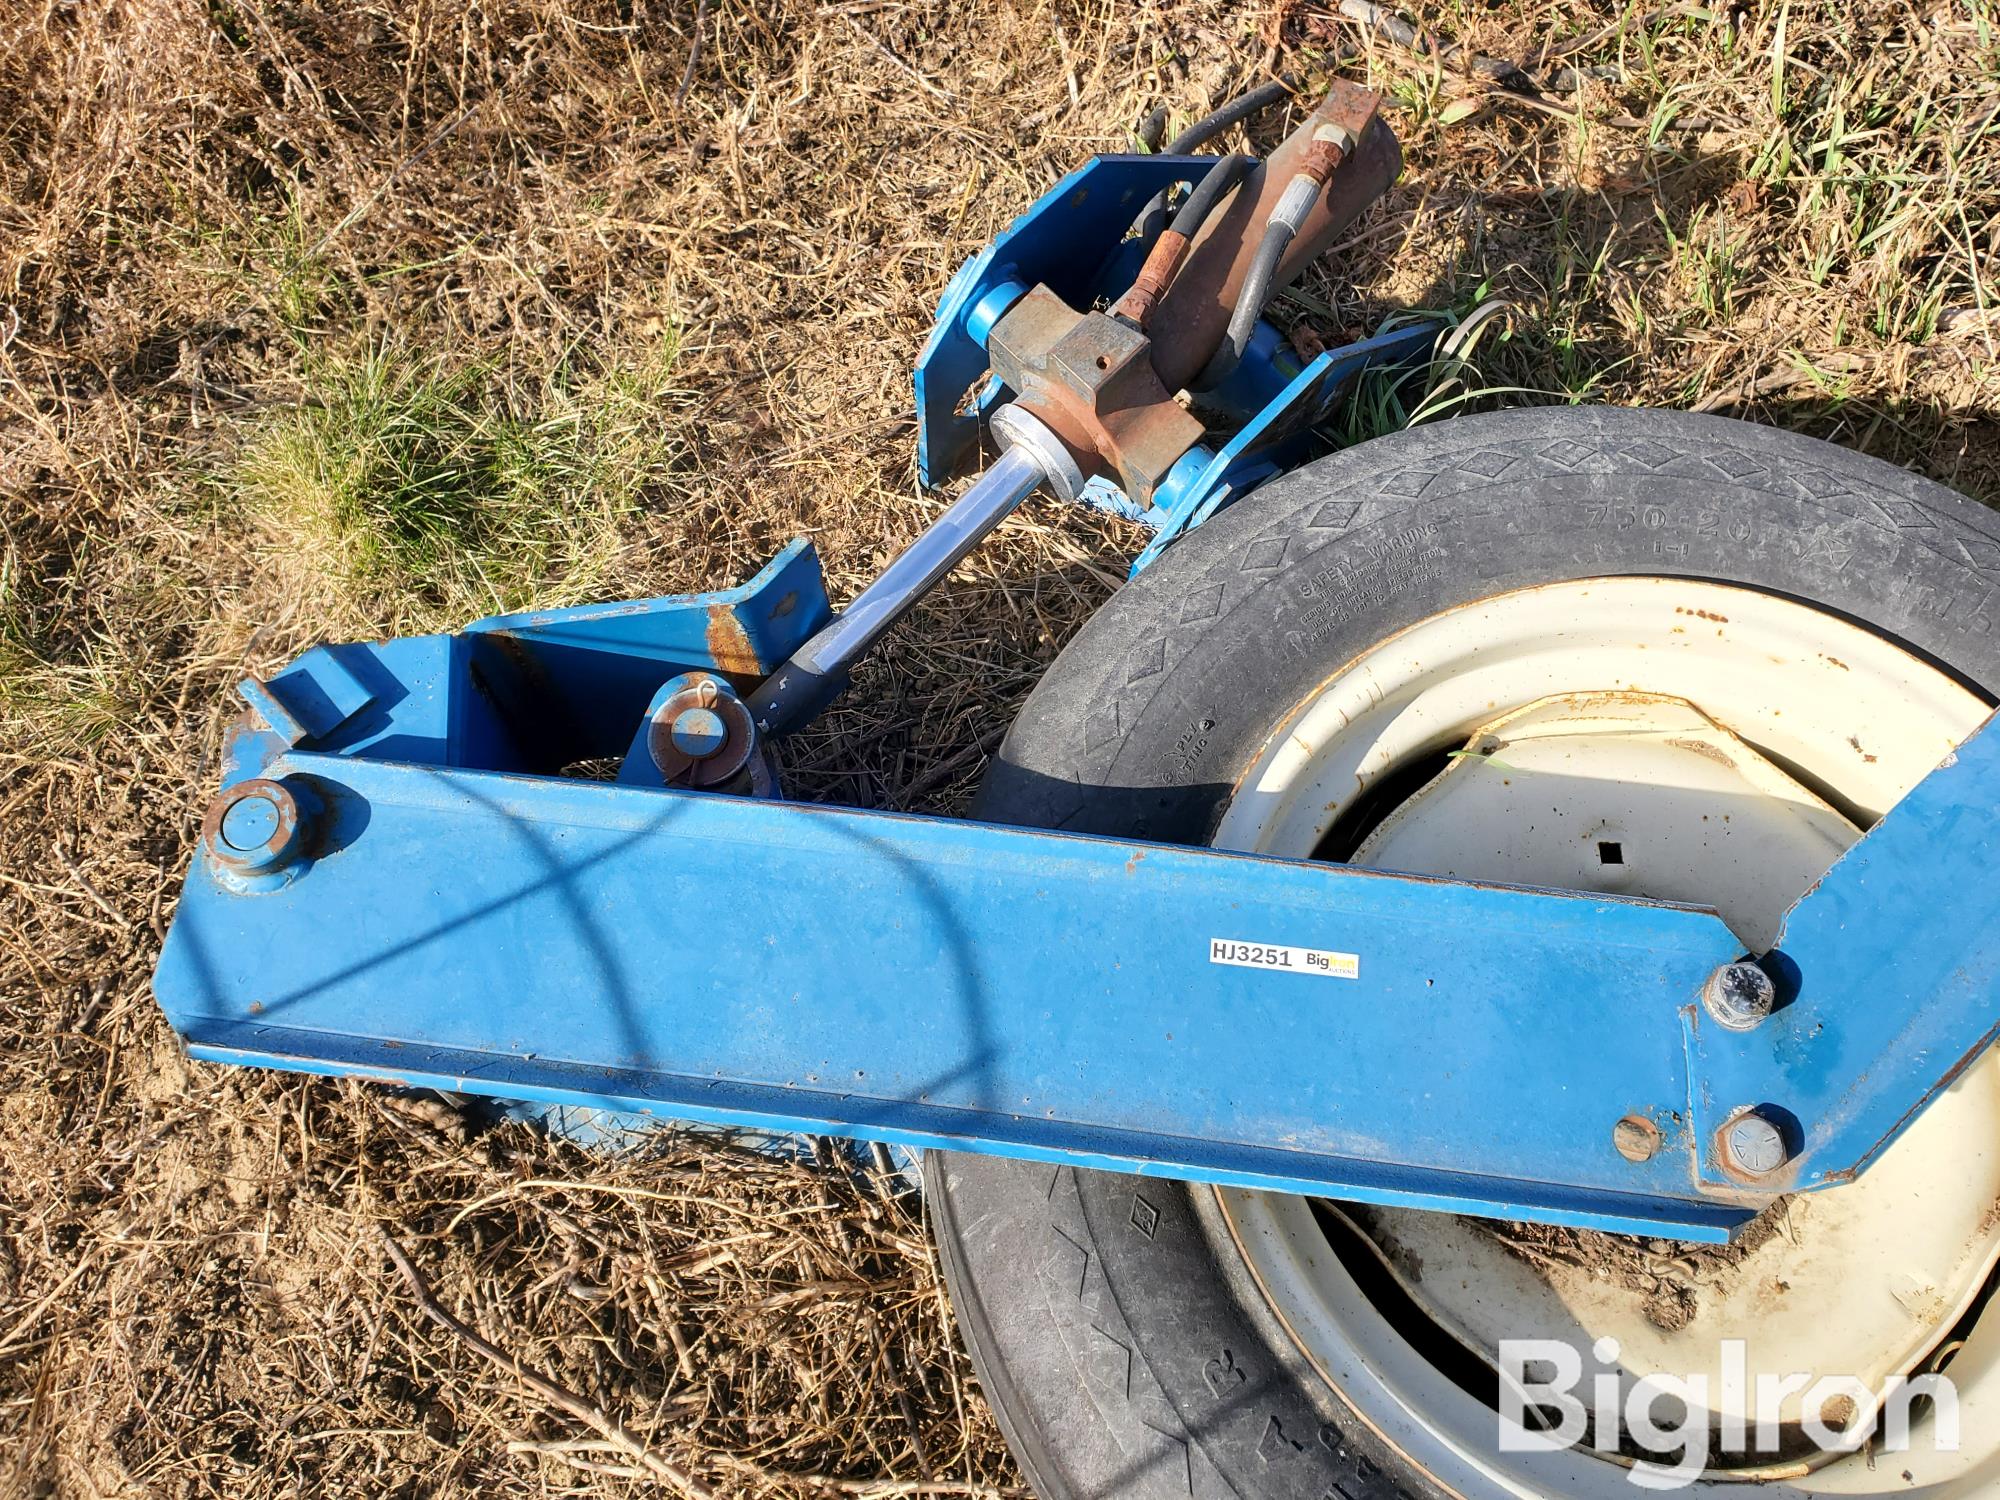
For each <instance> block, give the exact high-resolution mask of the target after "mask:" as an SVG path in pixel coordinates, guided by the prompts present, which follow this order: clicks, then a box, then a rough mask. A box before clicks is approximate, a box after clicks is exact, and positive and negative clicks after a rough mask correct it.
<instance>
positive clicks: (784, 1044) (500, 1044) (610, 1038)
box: [155, 752, 1744, 1238]
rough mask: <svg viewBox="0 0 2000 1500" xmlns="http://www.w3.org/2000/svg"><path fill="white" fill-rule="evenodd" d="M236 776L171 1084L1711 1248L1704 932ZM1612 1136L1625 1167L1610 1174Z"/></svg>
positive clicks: (1177, 854) (1084, 862)
mask: <svg viewBox="0 0 2000 1500" xmlns="http://www.w3.org/2000/svg"><path fill="white" fill-rule="evenodd" d="M266 775H267V776H270V777H273V778H281V779H284V780H285V781H286V782H287V784H289V785H293V786H295V787H297V788H299V789H300V790H301V792H302V793H303V794H304V796H303V798H302V800H304V801H305V802H307V803H308V804H317V806H318V807H319V809H320V812H319V814H318V817H317V820H316V821H317V828H316V829H315V830H313V831H312V832H311V834H310V835H309V841H308V847H309V849H310V851H311V852H310V853H309V856H308V858H307V859H306V860H305V861H304V862H302V864H301V865H300V867H299V868H298V870H297V871H296V872H295V873H294V874H293V875H292V878H290V879H289V881H288V882H287V883H284V884H282V885H281V886H279V887H277V888H275V889H261V890H257V891H255V892H254V893H249V894H246V893H245V892H244V891H243V889H242V888H241V885H240V883H239V884H236V885H232V884H228V883H225V882H224V881H223V880H222V879H220V878H218V877H217V875H216V873H215V872H214V871H212V870H211V869H210V868H209V867H208V865H207V863H206V862H205V861H203V862H198V863H197V865H196V868H195V869H194V870H193V871H192V872H191V873H190V875H189V879H188V884H187V889H186V893H185V895H184V897H183V899H182V903H181V907H180V911H179V913H178V915H177V917H176V920H175V923H174V928H173V931H172V933H171V934H170V936H169V940H168V944H167V948H166V952H165V954H164V955H163V957H162V960H161V964H160V969H159V973H158V975H157V977H156V980H155V988H156V991H157V993H158V995H159V998H160V1002H161V1004H162V1005H163V1006H164V1007H165V1009H166V1011H167V1013H168V1015H169V1017H170V1019H171V1020H172V1021H173V1024H174V1025H175V1027H176V1028H177V1029H178V1030H179V1031H180V1032H181V1033H182V1034H183V1035H184V1036H186V1037H187V1039H188V1041H189V1043H190V1044H191V1046H192V1048H193V1050H194V1051H195V1052H196V1054H197V1055H200V1056H206V1057H214V1058H220V1059H224V1060H228V1061H236V1062H246V1061H247V1062H257V1063H262V1064H268V1065H272V1066H278V1067H294V1068H296V1067H309V1068H318V1069H323V1070H333V1071H340V1072H350V1073H364V1074H370V1075H373V1076H378V1077H394V1078H398V1079H402V1080H405V1081H408V1082H412V1083H416V1082H424V1083H430V1084H435V1085H436V1086H439V1087H445V1088H451V1089H462V1090H468V1091H473V1092H481V1093H488V1094H494V1095H500V1096H504V1097H531V1098H541V1099H550V1100H558V1101H563V1102H570V1103H580V1104H608V1105H611V1106H613V1107H617V1108H621V1109H651V1110H655V1111H657V1112H659V1113H661V1114H664V1115H676V1116H691V1117H695V1118H702V1119H711V1120H721V1121H729V1122H735V1123H740V1124H745V1125H754V1126H757V1127H760V1128H777V1129H796V1130H809V1131H819V1132H826V1133H834V1134H843V1135H859V1136H866V1137H871V1138H882V1139H889V1140H896V1141H904V1142H909V1143H914V1144H949V1145H952V1146H956V1147H959V1148H963V1149H974V1150H988V1151H999V1152H1003V1153H1007V1154H1014V1155H1022V1156H1029V1157H1036V1158H1040V1159H1044V1160H1062V1161H1079V1162H1086V1163H1089V1164H1093V1165H1117V1166H1120V1167H1123V1168H1125V1169H1128V1170H1133V1171H1139V1172H1146V1173H1155V1174H1161V1175H1168V1176H1178V1177H1195V1178H1201V1179H1205V1180H1211V1181H1223V1182H1237V1183H1247V1184H1253V1185H1259V1186H1271V1187H1285V1188H1289V1189H1292V1190H1296V1191H1316V1192H1326V1193H1334V1194H1337V1195H1340V1196H1345V1197H1351V1198H1359V1199H1364V1200H1369V1201H1375V1202H1393V1203H1404V1204H1415V1205H1421V1206H1427V1207H1436V1208H1451V1209H1457V1210H1463V1211H1467V1212H1475V1213H1488V1214H1499V1215H1506V1216H1516V1217H1519V1216H1527V1217H1534V1218H1538V1219H1545V1220H1551V1221H1554V1222H1561V1223H1572V1224H1588V1225H1596V1226H1600V1227H1609V1228H1618V1229H1626V1230H1641V1231H1650V1232H1654V1233H1658V1232H1661V1231H1662V1230H1671V1231H1672V1232H1674V1233H1678V1234H1684V1235H1691V1236H1696V1237H1707V1238H1713V1237H1718V1236H1720V1235H1722V1234H1724V1233H1725V1232H1726V1231H1727V1229H1728V1228H1729V1227H1730V1226H1731V1225H1732V1224H1733V1223H1735V1222H1738V1221H1740V1220H1741V1219H1742V1218H1743V1217H1744V1213H1743V1210H1742V1208H1741V1207H1740V1206H1739V1205H1738V1204H1735V1203H1730V1202H1725V1201H1719V1200H1717V1199H1716V1198H1714V1197H1712V1196H1711V1195H1709V1194H1706V1193H1704V1192H1703V1191H1701V1190H1699V1189H1697V1187H1696V1184H1695V1174H1694V1171H1693V1158H1694V1155H1695V1137H1694V1136H1693V1135H1692V1134H1691V1133H1690V1130H1689V1127H1688V1124H1687V1122H1686V1120H1685V1119H1684V1113H1683V1112H1684V1108H1685V1101H1686V1099H1687V1094H1688V1085H1687V1079H1686V1076H1685V1074H1684V1072H1683V1062H1682V1056H1683V1054H1682V1050H1681V1045H1680V1032H1679V1026H1680V1017H1679V1011H1680V1007H1681V1006H1683V1005H1684V1004H1686V1003H1687V1002H1688V1000H1689V997H1690V996H1692V995H1693V994H1694V993H1695V992H1696V991H1697V990H1698V988H1699V986H1700V984H1701V982H1702V980H1703V979H1704V977H1705V976H1706V975H1707V974H1708V973H1709V972H1710V971H1712V970H1713V969H1714V968H1715V967H1716V966H1717V965H1718V964H1720V963H1722V962H1724V961H1726V960H1727V959H1729V958H1732V957H1734V956H1735V954H1736V951H1737V944H1736V940H1735V939H1734V938H1733V937H1732V936H1731V935H1730V933H1729V931H1728V929H1727V928H1726V927H1724V926H1723V924H1722V923H1721V922H1720V921H1719V920H1718V919H1717V918H1716V917H1714V916H1713V915H1712V914H1709V913H1706V912H1701V911H1697V910H1691V909H1687V908H1681V907H1673V906H1665V905H1658V904H1652V903H1645V902H1628V901H1613V900H1606V899H1603V898H1599V897H1594V896H1578V895H1565V894H1556V893H1548V892H1535V891H1521V890H1511V889H1499V888H1492V887H1484V886H1476V885H1458V884H1452V883H1448V882H1439V881H1431V880H1424V879H1416V878H1405V877H1398V876H1390V875H1382V874H1375V873H1369V872H1363V871H1357V870H1351V869H1346V868H1341V867H1336V866H1327V865H1316V864H1308V863H1300V862H1293V861H1282V860H1270V859H1260V858H1252V857H1248V856H1240V855H1229V854H1219V853H1212V852H1208V851H1202V850H1186V849H1174V848H1166V847H1160V846H1152V845H1143V844H1135V843H1126V842H1122V841H1116V840H1104V839H1086V838H1076V837H1069V836H1065V835H1060V834H1051V833H1038V832H1031V831H1026V830H1018V829H1007V828H994V827H988V826H984V825H980V824H975V823H968V822H962V821H956V820H948V819H928V818H910V817H898V816H892V815H887V814H879V813H865V812H859V811H855V810H850V809H841V808H828V807H810V806H796V805H789V804H783V803H772V802H760V801H754V800H749V799H742V798H731V797H721V796H715V795H706V794H698V793H683V792H676V791H670V790H652V789H640V788H629V787H613V786H605V785H602V784H598V783H589V782H576V781H565V780H560V779H556V778H548V777H524V776H509V775H502V774H497V773H491V772H473V771H463V770H456V769H453V768H449V767H441V766H423V765H404V764H394V763H386V762H376V761H368V760H354V759H349V758H345V757H340V756H328V755H318V754H312V753H309V752H308V753H296V752H295V753H290V754H287V755H285V756H282V757H280V758H279V759H278V760H277V761H275V762H274V763H273V764H272V765H271V766H270V767H268V768H267V770H266ZM1163 912H1170V913H1172V920H1171V921H1170V922H1166V923H1162V921H1161V920H1160V916H1161V913H1163ZM1218 944H1221V945H1223V946H1222V947H1217V946H1216V945H1218ZM1258 950H1269V951H1258ZM1286 950H1292V951H1286ZM1313 954H1319V955H1330V956H1327V957H1325V958H1324V959H1323V960H1315V959H1314V958H1313V957H1312V956H1311V955H1313ZM1343 955H1352V960H1351V965H1350V963H1349V960H1348V959H1347V958H1345V957H1343ZM1349 967H1351V969H1352V971H1353V972H1352V977H1344V976H1345V974H1346V971H1347V969H1348V968H1349ZM1629 1114H1640V1115H1643V1116H1645V1117H1647V1118H1649V1119H1651V1120H1653V1121H1654V1122H1655V1123H1656V1124H1657V1126H1658V1127H1659V1129H1660V1131H1661V1134H1662V1137H1663V1141H1664V1147H1663V1149H1662V1150H1661V1151H1660V1153H1659V1154H1658V1155H1657V1156H1656V1157H1654V1158H1653V1159H1652V1160H1651V1161H1649V1162H1642V1163H1635V1162H1630V1161H1626V1160H1624V1159H1623V1158H1622V1157H1620V1156H1619V1155H1618V1154H1617V1153H1616V1152H1615V1151H1614V1150H1613V1148H1612V1131H1613V1126H1614V1124H1615V1123H1616V1122H1617V1120H1618V1119H1619V1118H1620V1117H1621V1116H1624V1115H1629Z"/></svg>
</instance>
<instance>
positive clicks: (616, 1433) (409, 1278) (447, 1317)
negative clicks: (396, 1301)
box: [375, 1224, 715, 1500]
mask: <svg viewBox="0 0 2000 1500" xmlns="http://www.w3.org/2000/svg"><path fill="white" fill-rule="evenodd" d="M375 1232H376V1233H377V1234H378V1235H380V1236H381V1239H382V1249H383V1251H384V1252H385V1253H386V1254H387V1255H388V1257H389V1262H390V1264H392V1265H393V1266H395V1268H396V1269H397V1271H399V1272H400V1273H401V1274H402V1277H403V1280H404V1282H405V1283H407V1284H408V1286H409V1289H410V1296H411V1298H412V1299H413V1300H414V1301H415V1302H416V1304H417V1308H418V1310H419V1311H420V1312H422V1313H423V1315H424V1316H425V1317H427V1318H429V1319H430V1320H431V1321H432V1322H433V1323H435V1324H437V1326H438V1327H440V1328H442V1329H443V1330H444V1331H445V1332H446V1333H449V1334H451V1335H452V1336H454V1337H455V1338H457V1339H459V1340H460V1341H461V1342H462V1343H464V1344H465V1345H466V1346H467V1347H468V1348H470V1349H471V1350H472V1351H473V1352H474V1353H476V1354H478V1355H480V1356H481V1357H482V1358H484V1359H487V1360H490V1361H492V1362H493V1363H494V1364H496V1365H498V1366H499V1367H500V1368H501V1369H503V1370H505V1371H506V1372H507V1373H508V1374H509V1375H512V1376H513V1377H514V1378H515V1379H516V1380H518V1381H520V1382H521V1384H522V1385H524V1386H526V1387H527V1388H528V1389H529V1390H530V1391H532V1392H534V1394H535V1395H537V1396H539V1397H541V1398H542V1399H543V1400H544V1401H546V1402H548V1403H549V1404H550V1405H551V1406H555V1407H558V1408H560V1409H561V1410H562V1411H564V1412H565V1413H567V1414H568V1415H570V1416H572V1417H574V1418H575V1419H576V1420H577V1421H579V1422H581V1423H583V1424H584V1426H586V1427H588V1428H590V1430H591V1431H593V1432H595V1433H597V1434H598V1435H599V1436H600V1437H602V1438H603V1439H604V1441H605V1442H607V1443H609V1444H610V1445H611V1446H612V1447H613V1448H615V1449H617V1450H618V1451H619V1452H620V1453H622V1454H624V1455H625V1456H626V1457H627V1458H629V1459H631V1460H632V1461H633V1462H634V1463H636V1464H638V1465H639V1466H640V1467H641V1468H642V1469H644V1470H645V1471H646V1472H647V1473H648V1474H650V1475H651V1476H652V1477H653V1478H655V1479H662V1480H665V1481H666V1482H667V1483H668V1484H670V1485H672V1486H673V1487H674V1488H675V1489H677V1490H679V1491H680V1492H681V1493H682V1494H683V1495H686V1496H689V1497H690V1500H715V1491H714V1490H712V1489H710V1488H709V1487H708V1486H707V1485H706V1484H704V1483H702V1481H701V1480H699V1479H697V1478H695V1476H694V1475H692V1474H690V1473H688V1472H687V1470H685V1469H683V1468H681V1467H680V1465H678V1464H676V1463H674V1462H672V1461H671V1460H669V1459H665V1458H662V1457H660V1455H659V1454H657V1453H655V1452H654V1451H653V1450H652V1449H651V1448H648V1447H647V1446H646V1445H645V1444H644V1443H643V1442H641V1441H640V1440H639V1439H638V1438H636V1437H634V1436H633V1435H632V1434H631V1433H630V1432H628V1431H626V1429H625V1424H624V1423H622V1422H619V1421H617V1420H615V1419H614V1418H612V1417H609V1416H607V1415H606V1414H605V1413H604V1412H603V1411H602V1410H601V1409H600V1408H598V1407H596V1406H593V1405H592V1404H591V1403H590V1402H588V1401H586V1400H584V1399H583V1398H582V1397H581V1396H578V1395H576V1394H575V1393H573V1392H571V1391H569V1390H566V1389H565V1388H564V1387H562V1386H559V1385H557V1384H556V1383H555V1382H554V1381H553V1380H551V1379H549V1378H548V1376H546V1375H544V1374H542V1373H540V1372H539V1371H537V1370H531V1369H529V1368H528V1366H526V1365H524V1364H522V1363H521V1361H520V1360H518V1359H516V1358H515V1357H514V1356H513V1355H511V1354H509V1353H508V1352H507V1351H506V1350H505V1349H502V1348H501V1347H500V1346H499V1345H498V1344H493V1343H489V1342H487V1340H486V1339H484V1338H482V1337H481V1336H480V1335H479V1334H477V1333H475V1332H474V1331H473V1330H472V1329H470V1328H468V1327H466V1326H465V1324H463V1323H461V1322H459V1320H458V1319H457V1318H454V1317H453V1316H452V1315H451V1314H450V1313H448V1312H446V1311H445V1310H444V1307H443V1305H442V1304H441V1303H440V1302H439V1301H438V1300H437V1298H436V1297H434V1296H432V1295H431V1289H430V1283H428V1282H427V1281H425V1280H424V1273H423V1272H421V1271H419V1270H418V1269H417V1268H416V1265H415V1264H414V1263H413V1262H412V1261H411V1259H410V1257H409V1255H408V1254H407V1253H405V1251H404V1250H403V1247H402V1246H401V1245H399V1244H397V1243H396V1237H395V1236H394V1235H392V1234H390V1233H389V1230H388V1227H387V1226H386V1225H382V1224H377V1225H376V1226H375Z"/></svg>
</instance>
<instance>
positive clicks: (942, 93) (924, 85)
mask: <svg viewBox="0 0 2000 1500" xmlns="http://www.w3.org/2000/svg"><path fill="white" fill-rule="evenodd" d="M841 19H842V20H843V21H845V22H847V24H848V25H849V26H851V27H853V28H854V34H855V35H856V36H858V37H860V38H861V40H862V41H864V42H867V43H869V44H870V45H871V46H873V47H874V49H875V50H876V51H877V52H879V53H881V54H882V55H883V56H884V57H886V58H887V59H889V61H890V62H891V63H893V64H894V65H895V66H896V67H898V68H900V69H901V70H902V71H903V72H904V73H905V74H907V75H908V77H909V79H910V81H911V82H913V83H914V84H916V86H917V87H918V88H920V89H922V90H923V91H924V92H925V93H926V94H929V95H930V96H931V97H932V98H933V99H936V100H938V101H939V102H941V103H944V104H956V103H957V102H958V100H957V99H956V98H955V97H954V96H953V95H952V93H951V91H950V90H948V89H941V88H939V87H938V86H937V85H936V84H934V83H932V82H931V81H930V80H929V79H928V78H926V77H924V75H923V74H921V73H919V72H918V71H917V70H916V69H915V68H913V67H911V66H910V65H909V64H908V63H906V62H904V61H903V59H902V58H900V57H898V56H897V55H896V53H895V50H894V49H893V48H891V47H890V45H889V44H888V43H887V42H885V41H883V40H882V38H880V37H879V36H877V35H875V33H874V32H872V31H870V30H869V29H868V28H867V27H866V26H863V25H862V24H861V23H860V22H859V21H857V20H855V19H854V17H852V16H850V15H846V14H845V13H843V14H842V16H841Z"/></svg>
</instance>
